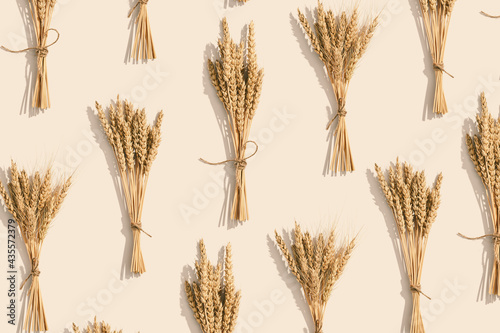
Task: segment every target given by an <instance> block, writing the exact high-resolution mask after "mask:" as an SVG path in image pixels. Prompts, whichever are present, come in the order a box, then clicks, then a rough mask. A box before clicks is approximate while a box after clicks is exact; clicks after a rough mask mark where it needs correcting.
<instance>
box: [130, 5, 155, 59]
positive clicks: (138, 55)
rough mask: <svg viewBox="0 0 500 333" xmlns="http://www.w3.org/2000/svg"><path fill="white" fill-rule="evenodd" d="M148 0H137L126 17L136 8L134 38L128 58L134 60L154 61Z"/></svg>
mask: <svg viewBox="0 0 500 333" xmlns="http://www.w3.org/2000/svg"><path fill="white" fill-rule="evenodd" d="M147 4H148V0H137V2H136V3H135V6H134V7H132V9H131V10H130V12H129V14H128V17H130V16H132V13H133V12H134V11H135V10H136V9H137V8H138V9H139V13H138V14H137V18H136V19H135V38H134V45H133V46H132V50H131V53H130V57H131V58H132V59H134V60H136V61H137V60H148V59H156V52H155V47H154V44H153V36H152V34H151V27H150V25H149V18H148V7H147Z"/></svg>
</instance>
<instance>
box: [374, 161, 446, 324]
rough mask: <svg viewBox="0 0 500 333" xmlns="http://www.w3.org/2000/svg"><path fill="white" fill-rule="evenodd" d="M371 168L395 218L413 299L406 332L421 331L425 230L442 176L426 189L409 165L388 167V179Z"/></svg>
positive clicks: (435, 205)
mask: <svg viewBox="0 0 500 333" xmlns="http://www.w3.org/2000/svg"><path fill="white" fill-rule="evenodd" d="M375 170H376V173H377V177H378V180H379V183H380V187H381V188H382V192H383V193H384V195H385V197H386V200H387V203H388V205H389V207H390V208H391V210H392V213H393V216H394V219H395V221H396V228H397V230H398V235H399V240H400V248H401V254H402V257H403V258H404V262H405V267H406V273H407V274H408V279H409V282H410V291H411V293H412V301H413V310H412V319H411V330H410V331H411V333H424V332H425V330H424V323H423V321H422V314H421V311H420V294H423V295H424V296H426V295H425V294H424V293H423V292H422V290H421V286H420V280H421V278H422V268H423V265H424V255H425V249H426V247H427V241H428V239H429V232H430V229H431V227H432V224H433V223H434V222H435V220H436V216H437V209H438V208H439V205H440V203H441V195H440V190H441V183H442V180H443V176H442V174H439V175H438V176H437V179H436V184H435V186H434V188H430V187H428V186H427V183H426V180H425V174H424V172H423V171H421V172H418V171H417V172H413V168H412V167H411V166H410V165H409V164H407V163H404V165H403V164H401V163H400V162H399V160H398V161H397V162H396V167H395V168H392V167H390V168H389V181H387V180H386V177H385V176H384V173H383V171H382V169H381V168H380V167H379V166H378V165H376V164H375ZM426 297H427V296H426Z"/></svg>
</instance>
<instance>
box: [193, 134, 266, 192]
mask: <svg viewBox="0 0 500 333" xmlns="http://www.w3.org/2000/svg"><path fill="white" fill-rule="evenodd" d="M248 143H253V144H254V145H255V151H254V152H253V153H252V154H250V155H249V156H247V157H243V158H235V159H229V160H225V161H222V162H216V163H212V162H208V161H207V160H205V159H203V158H200V161H202V162H203V163H206V164H210V165H221V164H224V163H227V162H234V166H235V168H236V184H237V185H238V188H241V186H242V184H241V176H240V174H241V172H242V171H243V170H245V168H246V167H247V160H248V159H249V158H251V157H253V156H254V155H255V154H257V151H259V145H258V144H257V142H255V141H252V140H249V141H247V142H245V144H244V145H243V151H246V148H247V144H248Z"/></svg>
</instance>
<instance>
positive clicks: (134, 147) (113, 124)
mask: <svg viewBox="0 0 500 333" xmlns="http://www.w3.org/2000/svg"><path fill="white" fill-rule="evenodd" d="M96 109H97V113H98V116H99V120H100V121H101V125H102V127H103V129H104V132H105V133H106V136H107V138H108V141H109V143H110V144H111V147H113V151H114V153H115V157H116V161H117V165H118V171H119V174H120V179H121V184H122V190H123V196H124V198H125V202H126V204H127V209H128V213H129V217H130V227H131V229H132V234H133V237H134V246H133V249H132V263H131V271H132V273H138V274H142V273H144V272H145V271H146V267H145V265H144V259H143V257H142V251H141V232H144V233H146V232H145V231H144V230H143V229H142V221H141V217H142V207H143V205H144V197H145V194H146V187H147V184H148V178H149V172H150V171H151V166H152V164H153V161H154V160H155V158H156V155H157V154H158V147H159V146H160V142H161V123H162V120H163V111H161V112H160V113H159V114H158V116H157V119H156V123H155V124H154V125H153V126H151V125H148V123H147V117H146V110H145V109H142V110H139V109H135V108H134V106H133V105H132V103H130V102H128V101H125V102H122V101H120V99H119V98H118V99H117V101H116V107H115V106H114V105H113V104H111V105H110V106H109V117H107V116H106V114H105V112H104V110H103V108H102V107H101V105H99V104H98V103H97V102H96ZM146 234H147V233H146ZM147 235H148V236H149V234H147Z"/></svg>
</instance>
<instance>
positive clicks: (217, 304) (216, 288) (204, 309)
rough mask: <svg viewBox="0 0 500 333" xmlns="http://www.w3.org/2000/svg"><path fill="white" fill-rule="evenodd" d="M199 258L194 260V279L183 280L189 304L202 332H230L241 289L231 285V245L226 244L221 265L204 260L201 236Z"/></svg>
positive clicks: (234, 322)
mask: <svg viewBox="0 0 500 333" xmlns="http://www.w3.org/2000/svg"><path fill="white" fill-rule="evenodd" d="M199 245H200V260H199V261H197V262H195V268H196V276H197V280H198V281H194V282H192V283H189V282H188V281H185V284H184V289H185V291H186V296H187V300H188V304H189V307H190V308H191V310H193V314H194V317H195V318H196V321H197V322H198V323H199V324H200V327H201V330H202V332H204V333H231V332H233V331H234V329H235V327H236V320H237V319H238V311H239V305H240V299H241V292H240V291H236V289H235V286H234V276H233V263H232V253H231V244H228V245H227V246H226V257H225V259H224V268H223V267H222V264H221V263H218V264H217V265H216V266H213V265H212V264H211V262H210V260H208V257H207V251H206V248H205V244H204V242H203V239H202V240H201V241H200V244H199Z"/></svg>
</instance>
